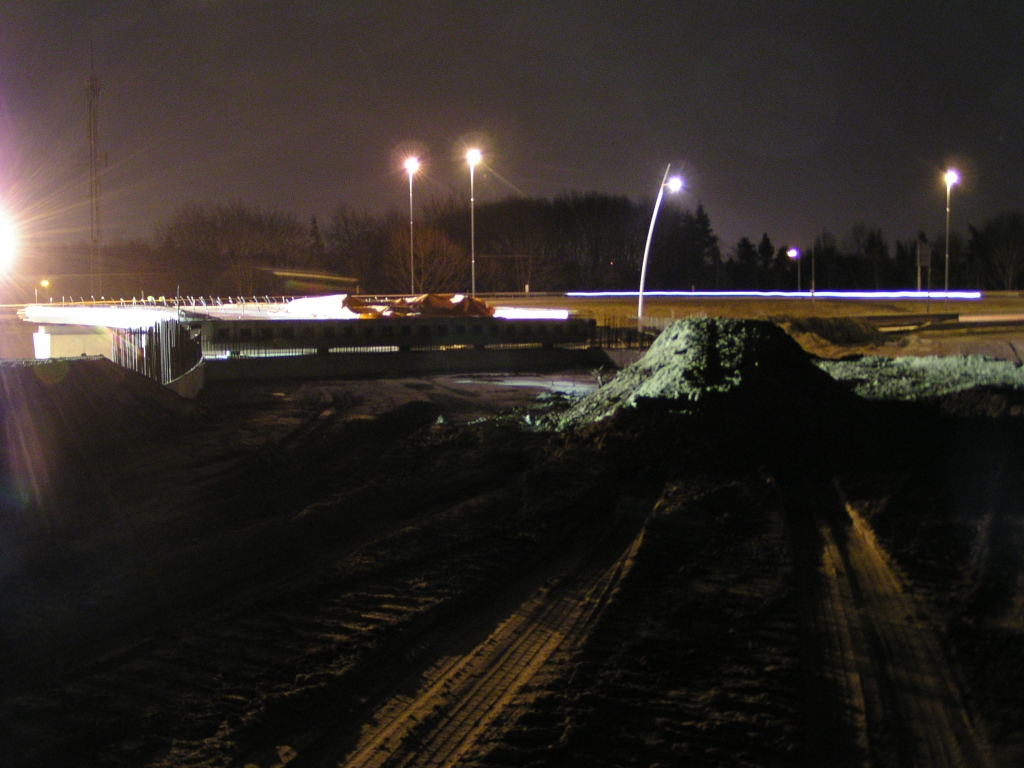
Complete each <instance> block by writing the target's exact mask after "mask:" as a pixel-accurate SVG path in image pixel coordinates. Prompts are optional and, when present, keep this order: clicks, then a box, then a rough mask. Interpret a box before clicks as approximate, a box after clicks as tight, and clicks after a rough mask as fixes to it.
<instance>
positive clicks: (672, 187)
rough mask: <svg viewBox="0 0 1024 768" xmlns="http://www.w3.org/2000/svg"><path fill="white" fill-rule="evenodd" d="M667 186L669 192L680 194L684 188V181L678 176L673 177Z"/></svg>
mask: <svg viewBox="0 0 1024 768" xmlns="http://www.w3.org/2000/svg"><path fill="white" fill-rule="evenodd" d="M665 186H666V187H668V191H669V192H678V191H679V190H680V189H682V188H683V180H682V179H680V178H679V177H678V176H673V177H672V178H671V179H669V180H668V183H667V184H666V185H665Z"/></svg>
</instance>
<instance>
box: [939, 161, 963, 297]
mask: <svg viewBox="0 0 1024 768" xmlns="http://www.w3.org/2000/svg"><path fill="white" fill-rule="evenodd" d="M942 178H943V179H944V180H945V182H946V298H949V193H950V190H952V189H953V185H954V184H957V183H959V182H960V174H959V173H957V172H956V171H954V170H953V169H952V168H950V169H949V170H948V171H946V173H945V174H944V175H943V177H942Z"/></svg>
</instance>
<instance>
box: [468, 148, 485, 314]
mask: <svg viewBox="0 0 1024 768" xmlns="http://www.w3.org/2000/svg"><path fill="white" fill-rule="evenodd" d="M482 157H483V156H482V155H481V154H480V150H479V149H471V150H469V151H468V152H467V153H466V162H467V163H469V295H470V296H476V214H475V212H474V210H473V208H474V203H475V198H474V194H473V169H474V168H476V164H477V163H479V162H480V160H481V158H482Z"/></svg>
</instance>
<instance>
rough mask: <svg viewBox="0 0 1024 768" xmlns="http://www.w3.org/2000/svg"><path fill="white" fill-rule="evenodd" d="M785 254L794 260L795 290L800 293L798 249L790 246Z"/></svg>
mask: <svg viewBox="0 0 1024 768" xmlns="http://www.w3.org/2000/svg"><path fill="white" fill-rule="evenodd" d="M786 255H787V256H789V258H791V259H792V260H793V261H795V262H796V292H797V293H800V249H799V248H790V249H789V250H788V251H786Z"/></svg>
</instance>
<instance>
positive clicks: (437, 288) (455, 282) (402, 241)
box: [384, 225, 469, 293]
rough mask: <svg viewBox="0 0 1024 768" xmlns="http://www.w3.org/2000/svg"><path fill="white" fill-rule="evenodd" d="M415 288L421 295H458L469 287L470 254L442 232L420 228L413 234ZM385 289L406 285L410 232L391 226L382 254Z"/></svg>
mask: <svg viewBox="0 0 1024 768" xmlns="http://www.w3.org/2000/svg"><path fill="white" fill-rule="evenodd" d="M415 238H416V239H415V241H414V242H415V246H416V247H415V254H416V288H417V290H419V291H420V292H422V293H457V292H459V291H466V290H468V288H469V253H468V252H467V251H466V249H465V248H463V247H462V246H460V245H457V244H456V243H454V242H452V240H451V239H450V238H449V237H448V236H447V235H446V234H444V233H443V232H442V231H440V230H438V229H435V228H434V227H429V226H420V227H418V228H416V231H415ZM384 259H385V264H386V270H385V274H386V276H387V279H388V289H389V290H390V291H393V292H396V293H398V292H403V291H404V290H405V287H406V286H408V285H409V266H410V265H409V230H408V227H406V226H404V225H403V226H401V227H390V228H389V231H388V238H387V246H386V250H385V254H384Z"/></svg>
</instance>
